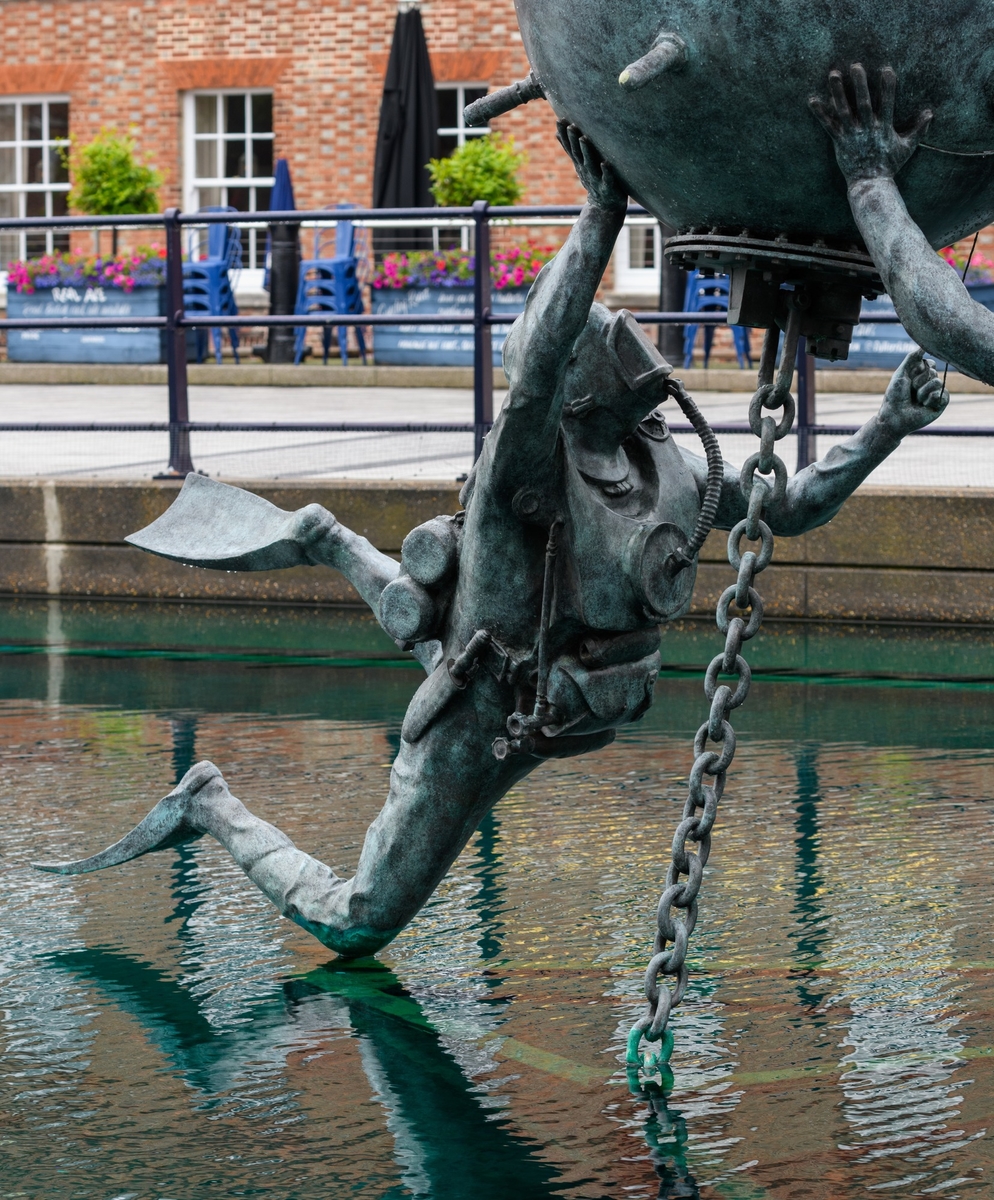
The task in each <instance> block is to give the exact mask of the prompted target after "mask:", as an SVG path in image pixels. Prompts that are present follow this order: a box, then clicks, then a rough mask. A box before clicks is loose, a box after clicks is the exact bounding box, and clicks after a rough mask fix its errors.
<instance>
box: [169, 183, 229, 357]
mask: <svg viewBox="0 0 994 1200" xmlns="http://www.w3.org/2000/svg"><path fill="white" fill-rule="evenodd" d="M237 211H238V210H237V209H235V208H230V207H227V208H225V207H218V206H213V207H207V208H202V209H200V212H237ZM241 265H242V236H241V231H240V230H238V229H237V228H235V226H233V225H227V224H218V225H209V226H208V227H207V257H206V258H201V259H198V260H197V261H196V262H186V263H184V264H183V311H184V312H185V313H188V314H189V315H191V316H194V315H198V314H203V315H206V316H211V317H234V316H237V315H238V305H237V304H236V302H235V294H234V292H233V291H232V288H231V280H230V278H229V276H228V272H229V271H235V270H240V269H241ZM211 337H212V339H213V342H214V357H215V358H216V359H217V361H218V363H220V362H221V330H220V328H219V327H218V326H215V327H213V328H212V329H211ZM228 337H229V339H230V340H231V348H232V350H233V351H234V354H235V362H236V363H237V362H239V361H240V360H239V357H238V331H237V330H236V329H233V328H229V329H228ZM195 346H196V357H197V362H203V361H204V357H205V355H206V352H207V331H206V330H205V329H198V330H197V331H196V338H195Z"/></svg>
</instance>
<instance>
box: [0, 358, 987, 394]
mask: <svg viewBox="0 0 994 1200" xmlns="http://www.w3.org/2000/svg"><path fill="white" fill-rule="evenodd" d="M677 374H678V375H679V376H680V378H681V379H682V380H683V381H684V383H685V384H686V386H687V387H688V389H689V390H690V391H692V392H746V393H751V392H753V391H754V390H755V387H756V373H755V371H738V370H731V369H724V368H721V367H716V368H713V369H711V370H707V371H705V370H703V369H701V368H699V367H690V368H688V369H687V370H682V371H681V370H678V371H677ZM188 377H189V381H190V383H191V384H193V385H195V386H198V387H221V386H224V387H236V386H237V387H397V388H419V387H431V388H439V387H442V388H444V387H451V388H472V386H473V370H472V368H471V367H377V366H368V367H364V366H362V365H361V364H351V365H350V366H348V367H343V366H342V365H341V363H338V364H333V363H329V364H328V366H326V367H325V366H322V365H320V364H312V363H301V365H300V366H299V367H295V366H293V365H292V364H287V365H283V364H279V365H275V366H270V365H269V364H268V363H260V362H244V363H242V364H241V365H239V366H236V365H235V364H234V363H222V364H221V365H220V366H218V365H217V363H191V364H190V365H189V367H188ZM889 382H890V372H889V371H845V370H838V371H816V372H815V383H816V387H817V389H818V391H819V392H825V393H832V392H834V393H836V394H839V393H852V392H868V393H870V394H872V395H882V394H883V392H884V390H885V389H886V387H887V384H888V383H889ZM5 383H17V384H32V383H36V384H57V383H73V384H81V383H84V384H85V383H91V384H104V385H108V384H111V385H118V386H126V385H134V384H162V385H165V383H166V368H165V366H157V365H152V366H132V365H129V364H120V365H118V364H114V363H109V364H104V365H101V364H98V363H9V362H6V363H0V385H2V384H5ZM494 387H495V388H496V389H497V390H498V391H502V390H503V389H504V388H506V387H507V380H506V378H505V377H504V372H503V371H502V370H500V369H499V368H498V369H497V370H495V371H494ZM949 390H950V391H951V392H953V393H954V394H955V395H966V394H971V393H991V392H994V388H991V387H989V386H988V385H987V384H986V383H981V382H980V380H979V379H969V378H967V376H965V375H959V374H955V373H953V374H952V375H950V378H949Z"/></svg>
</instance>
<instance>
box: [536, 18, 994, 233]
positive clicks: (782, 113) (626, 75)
mask: <svg viewBox="0 0 994 1200" xmlns="http://www.w3.org/2000/svg"><path fill="white" fill-rule="evenodd" d="M516 8H517V12H518V22H519V24H520V27H521V34H522V37H523V39H524V44H525V49H526V51H527V53H528V58H529V60H530V62H531V65H532V67H533V69H534V74H535V76H536V77H537V80H538V82H539V84H540V85H541V88H542V90H543V91H544V94H545V95H546V97H547V98H548V100H549V102H550V103H551V104H552V107H553V108H554V109H555V111H556V114H557V116H558V117H559V118H560V119H566V120H570V121H574V122H575V123H576V124H577V125H579V126H580V127H581V128H582V129H583V130H584V131H585V132H586V133H587V134H588V135H589V136H590V137H591V138H592V140H593V141H594V143H595V144H596V145H598V146H600V147H602V149H603V150H604V152H605V153H606V154H607V155H608V157H609V158H610V160H611V162H612V164H613V165H614V166H615V168H616V170H617V171H618V175H619V177H620V179H621V181H622V183H623V185H624V186H625V188H626V189H627V190H628V192H629V194H630V195H631V196H633V197H634V198H635V199H637V200H638V201H639V202H640V203H642V204H644V205H645V206H646V208H648V209H649V211H650V212H652V213H653V214H654V215H655V216H657V217H659V218H660V219H661V220H662V221H664V222H665V223H666V224H667V225H670V226H672V227H673V228H674V229H677V230H679V231H685V230H688V229H690V228H698V229H700V228H706V229H710V228H713V227H717V228H719V229H722V230H734V231H738V230H740V229H743V228H748V229H750V230H751V231H752V232H753V233H756V234H760V233H762V234H764V235H765V236H769V237H773V236H775V235H777V234H781V233H786V234H789V235H797V236H803V237H805V238H807V239H810V238H813V237H822V238H839V239H842V240H843V241H853V240H856V239H857V238H858V236H859V235H858V231H857V226H856V223H855V222H854V220H853V216H852V213H851V212H850V209H849V204H848V202H847V195H846V185H845V181H844V180H843V179H842V177H841V176H840V175H839V172H838V170H837V169H836V166H835V163H834V161H833V157H832V151H831V145H830V143H829V142H828V141H827V139H825V138H824V137H823V136H819V128H818V123H817V120H816V119H815V117H814V116H813V115H812V113H811V112H810V110H809V109H808V98H809V97H810V96H811V95H812V94H815V93H818V92H821V91H823V90H824V87H825V80H826V79H827V77H828V74H829V72H830V71H831V70H833V69H834V70H843V69H847V68H848V67H849V65H850V64H851V63H854V62H861V63H863V65H864V66H865V67H866V69H867V70H868V71H869V72H870V74H871V76H872V77H874V78H875V77H876V74H877V72H878V71H879V70H880V69H881V68H883V67H885V66H890V67H892V68H893V69H894V70H895V71H896V72H897V75H898V78H899V79H900V83H901V86H900V90H899V93H898V96H897V105H896V109H895V118H896V121H897V126H898V128H899V129H907V128H910V127H912V126H914V124H915V122H916V121H917V119H918V117H919V114H920V113H921V112H922V110H923V109H926V108H927V109H931V110H932V112H933V114H934V119H933V121H932V124H931V126H930V127H929V130H928V136H927V138H925V139H924V144H923V146H922V149H921V150H920V152H919V153H918V154H916V155H915V156H914V158H913V159H912V160H911V161H909V162H908V163H907V164H906V165H904V166H903V168H902V169H901V173H900V179H899V183H900V188H901V192H902V194H903V196H904V198H905V201H906V203H907V207H908V211H909V213H910V215H911V219H912V220H913V221H914V222H915V223H916V224H917V225H918V226H919V227H920V228H921V229H922V231H923V232H924V235H925V238H926V239H927V240H928V241H929V242H930V243H931V244H932V245H933V246H935V247H938V246H944V245H948V244H949V243H950V242H952V241H955V240H956V239H957V238H960V237H963V236H964V235H965V234H967V233H972V232H973V231H974V230H976V229H979V228H981V227H982V226H984V225H987V224H989V223H990V222H991V221H992V220H994V154H992V153H986V154H985V152H992V151H994V128H992V124H994V122H992V117H994V112H992V108H991V103H992V100H994V42H992V41H991V38H990V30H991V29H992V28H994V0H944V2H943V3H942V4H940V5H936V4H934V3H931V2H930V0H838V2H834V3H832V2H829V0H767V2H765V3H760V2H759V0H569V3H564V2H563V0H516ZM523 90H524V91H525V92H526V95H525V96H524V97H521V98H528V96H530V95H534V94H535V92H534V90H532V91H528V90H527V89H523ZM926 147H927V148H926Z"/></svg>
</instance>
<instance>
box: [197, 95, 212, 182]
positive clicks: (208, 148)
mask: <svg viewBox="0 0 994 1200" xmlns="http://www.w3.org/2000/svg"><path fill="white" fill-rule="evenodd" d="M198 98H199V97H198ZM193 144H194V146H195V147H196V153H195V156H194V171H195V173H196V176H197V178H198V179H215V178H217V142H215V141H214V139H213V138H210V139H209V140H208V139H207V138H204V139H203V140H202V141H196V142H194V143H193Z"/></svg>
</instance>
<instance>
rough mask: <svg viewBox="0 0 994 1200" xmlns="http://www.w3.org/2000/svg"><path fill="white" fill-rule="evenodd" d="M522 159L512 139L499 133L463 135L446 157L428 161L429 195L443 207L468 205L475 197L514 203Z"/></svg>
mask: <svg viewBox="0 0 994 1200" xmlns="http://www.w3.org/2000/svg"><path fill="white" fill-rule="evenodd" d="M524 162H525V156H524V154H521V153H519V152H518V151H517V150H516V149H515V146H514V139H513V138H511V137H507V136H506V135H504V134H502V133H488V134H486V135H485V136H484V137H471V138H467V139H466V144H465V145H464V146H460V147H459V148H458V150H455V151H454V152H453V153H452V154H450V155H449V157H448V158H433V159H432V160H431V161H430V162H429V163H428V173H429V174H430V175H431V191H432V195H433V196H434V197H435V199H436V201H437V202H438V203H439V205H441V206H442V207H443V208H468V207H469V206H470V205H471V204H473V203H474V202H475V201H476V200H487V201H489V203H490V204H517V202H518V201H519V200H520V199H521V194H522V191H523V190H524V189H523V188H522V186H521V184H520V183H519V182H518V177H517V176H518V171H519V170H520V168H521V167H522V166H523V164H524Z"/></svg>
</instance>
